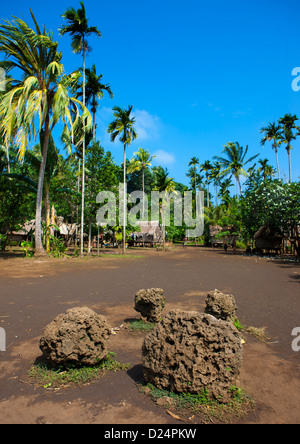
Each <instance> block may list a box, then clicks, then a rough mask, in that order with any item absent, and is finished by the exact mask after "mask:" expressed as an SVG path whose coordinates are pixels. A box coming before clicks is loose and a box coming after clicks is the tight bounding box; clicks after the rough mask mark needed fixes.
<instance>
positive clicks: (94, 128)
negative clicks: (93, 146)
mask: <svg viewBox="0 0 300 444" xmlns="http://www.w3.org/2000/svg"><path fill="white" fill-rule="evenodd" d="M95 141H96V112H95V111H93V142H94V143H95Z"/></svg>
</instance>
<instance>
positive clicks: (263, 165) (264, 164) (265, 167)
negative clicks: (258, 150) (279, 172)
mask: <svg viewBox="0 0 300 444" xmlns="http://www.w3.org/2000/svg"><path fill="white" fill-rule="evenodd" d="M258 163H259V164H260V167H259V168H258V170H257V171H258V173H262V175H263V178H264V180H266V179H268V178H269V179H271V178H272V177H273V176H274V175H275V171H274V168H273V167H272V165H270V164H269V160H268V159H259V161H258Z"/></svg>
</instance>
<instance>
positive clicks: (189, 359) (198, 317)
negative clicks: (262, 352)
mask: <svg viewBox="0 0 300 444" xmlns="http://www.w3.org/2000/svg"><path fill="white" fill-rule="evenodd" d="M242 361H243V354H242V344H241V338H240V335H239V332H238V330H237V329H236V328H235V327H234V326H233V324H232V323H230V322H226V321H222V320H219V319H216V318H215V317H213V316H211V315H207V314H203V313H198V312H196V311H182V310H172V311H170V312H169V313H168V314H167V315H166V316H164V317H163V319H162V320H161V322H160V323H159V324H157V325H156V327H155V329H154V331H153V332H152V333H151V334H149V335H148V336H146V338H145V340H144V343H143V347H142V362H143V373H144V378H145V380H146V382H149V383H152V384H153V385H155V386H156V387H157V388H159V389H166V390H169V391H172V392H176V393H182V392H184V393H193V394H196V393H200V392H201V391H203V389H207V391H208V396H209V397H211V398H219V399H222V401H223V402H226V401H227V400H228V398H229V397H230V395H229V389H230V387H231V386H232V385H234V384H236V382H237V378H238V376H239V373H240V370H241V366H242Z"/></svg>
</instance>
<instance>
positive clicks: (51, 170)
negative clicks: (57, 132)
mask: <svg viewBox="0 0 300 444" xmlns="http://www.w3.org/2000/svg"><path fill="white" fill-rule="evenodd" d="M43 138H44V134H43V132H41V133H40V143H38V144H37V145H35V146H34V147H33V149H32V151H26V153H25V159H26V160H27V161H28V162H29V164H30V165H31V167H32V169H33V171H34V172H35V173H36V175H37V177H38V175H39V171H40V168H41V155H42V146H43ZM57 164H58V151H57V148H56V146H55V144H54V141H53V137H52V134H50V135H49V146H48V155H47V162H46V168H45V176H44V185H43V187H44V200H45V222H46V236H45V238H46V242H45V244H46V251H47V253H49V251H50V238H49V227H50V186H51V181H52V179H53V178H54V177H55V176H56V175H57V173H58V169H57ZM3 176H6V177H9V178H13V179H15V180H17V181H20V182H23V183H25V184H26V185H27V187H29V189H30V190H31V191H34V192H36V191H37V188H38V184H37V182H36V181H35V180H33V179H31V178H30V177H28V176H25V175H24V174H16V173H7V174H3Z"/></svg>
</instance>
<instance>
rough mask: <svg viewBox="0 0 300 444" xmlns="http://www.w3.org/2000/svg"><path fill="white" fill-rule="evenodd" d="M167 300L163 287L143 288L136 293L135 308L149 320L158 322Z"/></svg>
mask: <svg viewBox="0 0 300 444" xmlns="http://www.w3.org/2000/svg"><path fill="white" fill-rule="evenodd" d="M165 303H166V300H165V297H164V290H163V289H162V288H149V289H141V290H139V291H138V292H137V293H136V295H135V300H134V309H135V310H136V311H137V312H139V313H141V315H142V317H143V318H146V319H147V321H148V322H158V321H159V320H160V318H161V314H162V311H163V309H164V306H165Z"/></svg>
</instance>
